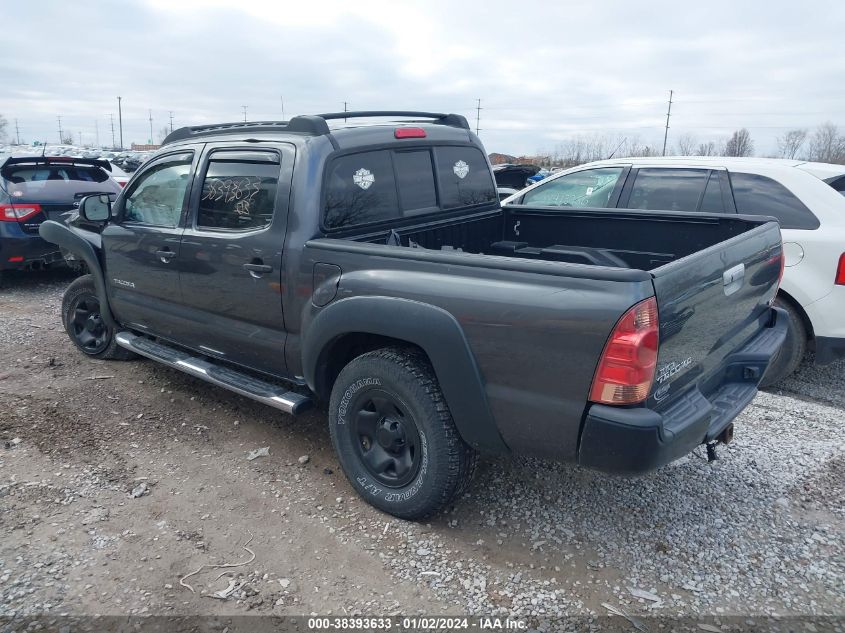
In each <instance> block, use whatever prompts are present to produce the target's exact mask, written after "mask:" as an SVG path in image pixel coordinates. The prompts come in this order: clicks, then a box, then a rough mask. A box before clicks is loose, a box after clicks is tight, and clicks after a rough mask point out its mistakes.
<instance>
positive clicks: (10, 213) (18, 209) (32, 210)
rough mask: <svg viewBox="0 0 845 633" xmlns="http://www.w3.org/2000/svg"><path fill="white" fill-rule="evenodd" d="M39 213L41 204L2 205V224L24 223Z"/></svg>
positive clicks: (0, 213) (0, 218)
mask: <svg viewBox="0 0 845 633" xmlns="http://www.w3.org/2000/svg"><path fill="white" fill-rule="evenodd" d="M39 213H41V205H40V204H27V203H19V204H0V222H23V221H24V220H28V219H29V218H31V217H32V216H34V215H38V214H39Z"/></svg>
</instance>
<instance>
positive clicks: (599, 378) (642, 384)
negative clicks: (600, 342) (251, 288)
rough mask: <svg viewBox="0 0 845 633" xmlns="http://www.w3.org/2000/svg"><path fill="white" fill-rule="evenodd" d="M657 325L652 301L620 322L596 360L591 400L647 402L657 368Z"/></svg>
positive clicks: (638, 306) (631, 312) (635, 307)
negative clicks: (596, 365)
mask: <svg viewBox="0 0 845 633" xmlns="http://www.w3.org/2000/svg"><path fill="white" fill-rule="evenodd" d="M658 324H659V320H658V314H657V300H656V299H655V298H654V297H651V298H649V299H646V300H645V301H641V302H640V303H638V304H637V305H635V306H634V307H633V308H631V309H630V310H628V311H627V312H626V313H625V314H624V315H623V316H622V318H621V319H619V321H618V322H617V323H616V326H615V327H614V328H613V332H611V334H610V338H609V339H608V341H607V343H606V344H605V346H604V351H602V355H601V359H599V364H598V368H597V369H596V375H595V377H594V378H593V385H592V387H591V389H590V400H592V401H593V402H600V403H603V404H635V403H637V402H642V401H643V400H645V399H646V396H648V392H649V391H650V390H651V385H652V383H653V382H654V371H655V367H656V366H657V347H658V341H659V331H658Z"/></svg>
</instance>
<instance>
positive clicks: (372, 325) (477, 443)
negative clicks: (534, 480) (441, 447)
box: [302, 296, 509, 454]
mask: <svg viewBox="0 0 845 633" xmlns="http://www.w3.org/2000/svg"><path fill="white" fill-rule="evenodd" d="M352 333H363V334H375V335H380V336H387V337H390V338H394V339H398V340H402V341H407V342H409V343H412V344H414V345H416V346H418V347H420V348H421V349H422V350H423V351H424V352H425V353H426V354H427V355H428V358H429V360H430V361H431V364H432V367H433V368H434V373H435V375H436V376H437V380H438V382H439V384H440V388H441V389H442V390H443V396H444V397H445V398H446V404H447V405H448V406H449V411H450V412H451V413H452V418H453V420H454V421H455V426H457V428H458V432H459V433H460V435H461V437H462V438H463V440H464V441H465V442H466V443H467V444H469V445H470V446H472V447H473V448H475V449H477V450H480V451H483V452H485V453H494V454H495V453H499V454H501V453H507V452H509V449H508V447H507V445H506V444H505V442H504V440H503V439H502V437H501V435H500V434H499V430H498V428H497V426H496V422H495V420H494V418H493V413H492V411H491V409H490V404H489V402H488V401H487V393H486V391H485V389H484V379H483V378H482V376H481V371H480V370H479V367H478V364H477V363H476V360H475V356H474V355H473V354H472V350H471V349H470V346H469V342H468V341H467V339H466V336H465V335H464V331H463V328H461V325H460V324H459V323H458V322H457V320H456V319H455V317H453V316H452V315H451V314H450V313H449V312H447V311H446V310H443V309H442V308H439V307H437V306H433V305H430V304H426V303H421V302H419V301H413V300H410V299H400V298H396V297H370V296H361V297H350V298H347V299H341V300H339V301H336V302H334V303H332V304H330V305H329V306H328V307H326V308H324V309H323V310H322V311H321V312H320V313H319V314H318V315H317V316H316V317H315V318H314V320H313V321H312V322H311V323H310V324H309V326H308V328H307V330H306V333H305V337H304V341H303V346H302V350H303V351H302V357H303V358H302V360H303V364H302V367H303V373H304V376H305V380H306V382H307V383H308V385H309V387H311V389H312V390H314V391H317V389H319V388H321V387H322V385H320V384H319V383H320V382H321V378H320V374H321V373H322V372H323V371H325V369H326V366H327V359H328V356H329V354H330V353H331V348H332V344H333V343H334V342H335V341H336V340H337V339H339V338H340V337H341V336H343V335H345V334H352ZM318 393H319V392H318Z"/></svg>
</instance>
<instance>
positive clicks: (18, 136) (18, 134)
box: [15, 119, 21, 145]
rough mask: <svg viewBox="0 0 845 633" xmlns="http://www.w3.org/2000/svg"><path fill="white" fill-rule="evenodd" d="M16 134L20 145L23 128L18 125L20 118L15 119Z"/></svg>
mask: <svg viewBox="0 0 845 633" xmlns="http://www.w3.org/2000/svg"><path fill="white" fill-rule="evenodd" d="M15 136H17V138H18V145H20V144H21V129H20V128H19V127H18V120H17V119H15Z"/></svg>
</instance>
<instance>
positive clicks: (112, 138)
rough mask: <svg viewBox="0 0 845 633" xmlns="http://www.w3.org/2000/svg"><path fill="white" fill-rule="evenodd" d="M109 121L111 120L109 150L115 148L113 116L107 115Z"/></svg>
mask: <svg viewBox="0 0 845 633" xmlns="http://www.w3.org/2000/svg"><path fill="white" fill-rule="evenodd" d="M109 119H111V148H112V149H114V148H115V147H117V146H116V145H115V144H114V115H113V114H109Z"/></svg>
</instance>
